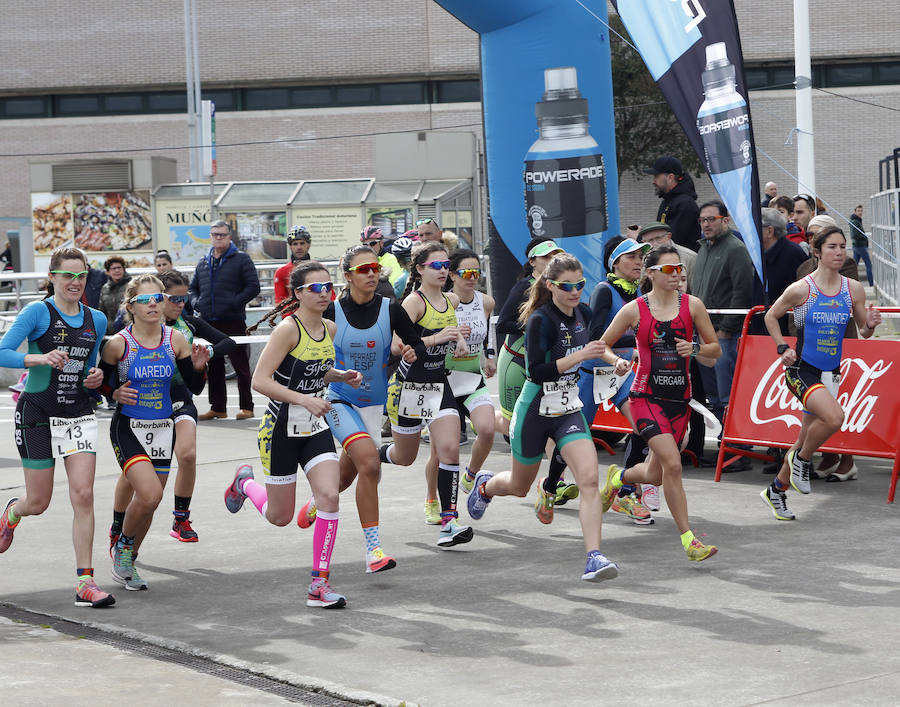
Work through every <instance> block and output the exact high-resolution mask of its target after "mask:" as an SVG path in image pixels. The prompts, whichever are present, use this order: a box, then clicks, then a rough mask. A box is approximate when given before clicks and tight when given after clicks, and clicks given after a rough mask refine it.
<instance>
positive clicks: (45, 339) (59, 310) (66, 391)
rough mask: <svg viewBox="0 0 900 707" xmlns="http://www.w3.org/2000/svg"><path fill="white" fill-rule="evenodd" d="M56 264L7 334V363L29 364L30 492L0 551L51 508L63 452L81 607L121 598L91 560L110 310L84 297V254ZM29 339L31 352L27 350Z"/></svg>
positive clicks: (23, 432)
mask: <svg viewBox="0 0 900 707" xmlns="http://www.w3.org/2000/svg"><path fill="white" fill-rule="evenodd" d="M49 269H50V274H49V275H48V279H49V287H48V295H47V297H46V298H45V299H44V300H43V301H41V302H32V303H31V304H29V305H28V306H27V307H25V309H23V310H22V311H21V312H20V313H19V315H18V316H17V317H16V320H15V322H13V324H12V326H11V327H10V328H9V331H7V332H6V334H4V336H3V339H2V341H0V366H3V367H5V368H27V369H29V375H28V378H27V380H26V383H25V390H24V391H23V392H22V394H21V395H20V396H19V400H18V402H17V403H16V414H15V424H16V447H17V448H18V450H19V456H20V457H21V458H22V466H23V468H24V472H25V494H24V495H23V496H21V497H19V498H13V499H12V500H10V501H9V502H8V503H7V504H6V508H5V509H4V510H3V513H2V516H0V552H6V550H8V549H9V546H10V544H11V543H12V541H13V533H14V531H15V529H16V527H17V526H18V525H19V521H21V520H22V518H24V517H25V516H36V515H40V514H41V513H43V512H44V511H45V510H47V506H49V505H50V498H51V496H52V495H53V472H54V468H55V466H56V460H57V459H62V460H63V464H64V465H65V469H66V476H67V477H68V481H69V500H70V501H71V503H72V511H73V513H74V519H73V521H72V544H73V545H74V546H75V565H76V567H77V569H76V570H75V572H76V577H77V580H76V583H75V606H90V607H95V608H96V607H103V606H110V605H112V604H115V602H116V600H115V598H113V596H112V595H111V594H107V593H106V592H104V591H103V590H102V589H100V588H99V587H98V586H97V585H96V584H95V583H94V568H93V566H92V560H91V547H92V545H93V542H94V471H95V469H96V465H97V451H96V450H97V419H96V418H95V417H94V403H93V401H92V400H91V398H90V396H89V395H88V393H87V390H86V389H88V388H97V387H98V386H99V385H100V384H101V383H102V382H103V373H102V371H101V370H100V369H99V368H96V367H95V366H94V364H95V363H96V361H97V352H98V350H99V346H100V341H101V340H102V338H103V335H104V334H105V333H106V317H105V316H104V315H103V313H102V312H100V311H98V310H96V309H90V308H89V307H85V306H83V305H82V304H81V296H82V294H83V293H84V288H85V283H86V282H87V275H88V270H89V266H88V264H87V259H86V258H85V257H84V253H82V252H81V251H80V250H78V249H77V248H58V249H56V250H55V251H53V254H52V255H51V256H50V268H49ZM26 339H27V340H28V353H25V354H22V353H19V352H18V351H17V349H18V348H19V345H20V344H21V343H22V342H23V341H25V340H26ZM8 574H9V573H7V576H8Z"/></svg>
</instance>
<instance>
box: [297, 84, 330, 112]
mask: <svg viewBox="0 0 900 707" xmlns="http://www.w3.org/2000/svg"><path fill="white" fill-rule="evenodd" d="M333 104H334V96H333V95H332V92H331V87H330V86H304V87H303V88H292V89H291V105H292V106H293V107H294V108H320V107H322V106H330V105H333Z"/></svg>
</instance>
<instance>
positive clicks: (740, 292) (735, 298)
mask: <svg viewBox="0 0 900 707" xmlns="http://www.w3.org/2000/svg"><path fill="white" fill-rule="evenodd" d="M728 269H729V274H730V275H731V302H730V303H729V305H728V307H729V308H731V309H749V308H750V305H751V303H752V301H753V279H754V274H755V273H756V269H755V268H754V267H753V263H752V262H751V261H750V253H748V252H747V248H746V247H745V246H743V245H742V246H741V247H739V248H735V249H734V251H733V252H732V253H731V255H730V257H729V258H728ZM743 325H744V315H743V314H726V315H723V316H722V320H721V322H720V323H719V328H720V329H721V330H722V331H727V332H728V333H730V334H739V333H740V331H741V327H743Z"/></svg>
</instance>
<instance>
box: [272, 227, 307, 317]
mask: <svg viewBox="0 0 900 707" xmlns="http://www.w3.org/2000/svg"><path fill="white" fill-rule="evenodd" d="M286 238H287V244H288V248H289V249H290V251H291V257H290V260H289V261H288V262H287V263H286V264H285V265H282V266H281V267H280V268H278V269H277V270H276V271H275V277H274V282H273V284H274V285H275V304H279V303H280V302H282V301H284V300H286V299H287V298H288V297H290V295H291V293H290V287H289V285H290V281H291V273H292V272H293V270H294V266H295V265H296V264H297V263H299V262H301V261H303V260H310V259H311V258H310V256H309V246H310V244H311V243H312V236H311V235H310V234H309V230H308V229H307V228H306V226H293V227H292V228H291V230H290V231H288V234H287V236H286Z"/></svg>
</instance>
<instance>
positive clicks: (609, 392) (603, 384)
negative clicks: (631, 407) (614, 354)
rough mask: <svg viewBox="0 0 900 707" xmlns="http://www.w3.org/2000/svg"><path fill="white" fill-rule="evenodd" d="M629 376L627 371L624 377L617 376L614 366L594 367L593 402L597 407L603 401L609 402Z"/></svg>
mask: <svg viewBox="0 0 900 707" xmlns="http://www.w3.org/2000/svg"><path fill="white" fill-rule="evenodd" d="M630 374H631V371H630V370H629V371H628V373H626V374H625V375H622V376H620V375H617V374H616V368H615V366H595V367H594V402H595V403H597V404H598V405H599V404H600V403H602V402H603V401H604V400H609V399H610V398H611V397H613V396H614V395H615V394H616V393H618V392H619V388H621V387H622V384H623V383H624V382H625V379H626V378H628V376H629V375H630Z"/></svg>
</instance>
